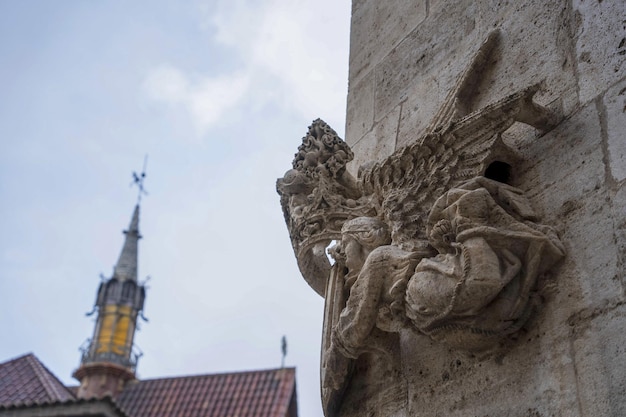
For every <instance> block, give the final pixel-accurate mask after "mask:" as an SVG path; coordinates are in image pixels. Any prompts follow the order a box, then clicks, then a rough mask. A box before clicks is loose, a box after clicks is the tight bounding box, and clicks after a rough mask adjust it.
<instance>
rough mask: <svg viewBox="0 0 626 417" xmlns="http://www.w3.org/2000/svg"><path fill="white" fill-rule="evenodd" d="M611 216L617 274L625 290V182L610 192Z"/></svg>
mask: <svg viewBox="0 0 626 417" xmlns="http://www.w3.org/2000/svg"><path fill="white" fill-rule="evenodd" d="M611 210H612V213H611V217H612V219H613V228H614V229H613V230H614V233H615V240H616V242H617V256H618V258H617V267H618V271H617V274H618V275H619V276H620V277H621V280H622V287H623V288H624V290H625V291H626V216H625V215H624V213H626V183H623V184H622V185H621V187H620V188H619V189H618V190H617V191H616V192H614V193H611Z"/></svg>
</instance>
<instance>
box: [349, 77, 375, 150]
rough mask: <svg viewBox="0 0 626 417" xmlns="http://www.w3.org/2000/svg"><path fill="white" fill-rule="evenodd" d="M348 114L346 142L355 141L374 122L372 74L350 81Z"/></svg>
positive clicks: (352, 142)
mask: <svg viewBox="0 0 626 417" xmlns="http://www.w3.org/2000/svg"><path fill="white" fill-rule="evenodd" d="M348 103H349V105H348V112H347V113H348V114H347V116H346V143H347V144H348V145H349V146H352V145H354V144H355V143H357V142H358V141H359V140H360V139H361V138H362V137H363V136H365V134H366V133H368V132H369V131H371V129H372V126H373V124H374V74H373V73H370V74H368V75H367V76H366V77H364V78H362V79H361V80H359V81H356V82H354V81H353V82H351V83H350V87H349V89H348Z"/></svg>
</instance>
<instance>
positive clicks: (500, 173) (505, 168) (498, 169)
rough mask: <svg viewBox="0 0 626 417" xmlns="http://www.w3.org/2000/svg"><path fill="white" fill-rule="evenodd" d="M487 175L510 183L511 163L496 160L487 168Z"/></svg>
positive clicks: (495, 179) (491, 178)
mask: <svg viewBox="0 0 626 417" xmlns="http://www.w3.org/2000/svg"><path fill="white" fill-rule="evenodd" d="M485 177H487V178H489V179H490V180H494V181H498V182H503V183H505V184H509V183H510V181H511V165H509V164H507V163H506V162H502V161H494V162H492V163H491V164H489V166H488V167H487V169H486V170H485Z"/></svg>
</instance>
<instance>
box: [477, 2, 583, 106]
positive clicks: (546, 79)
mask: <svg viewBox="0 0 626 417" xmlns="http://www.w3.org/2000/svg"><path fill="white" fill-rule="evenodd" d="M477 7H478V12H477V14H478V16H479V25H480V26H481V28H485V27H486V28H490V27H494V28H495V27H497V28H499V29H500V33H501V39H500V45H499V46H498V47H497V48H496V50H495V51H494V54H493V56H492V58H491V62H490V68H489V69H488V72H487V73H486V74H485V75H484V77H483V80H482V83H481V85H480V87H479V88H478V92H477V95H476V97H474V98H473V101H474V108H480V107H482V106H485V105H487V104H489V103H491V102H493V101H495V100H497V99H499V98H501V97H504V96H506V95H507V94H510V93H512V92H514V91H516V90H519V89H521V88H524V87H526V86H529V85H533V84H536V83H539V82H542V83H543V85H542V89H541V90H540V91H539V93H538V94H537V95H536V96H535V100H536V101H537V102H539V103H541V104H543V105H548V104H550V103H553V102H554V101H555V100H559V101H563V102H564V103H562V104H559V106H560V107H564V108H565V109H566V111H571V110H572V109H573V108H574V103H572V102H573V101H576V102H577V100H576V99H577V97H576V95H575V94H573V93H575V92H576V89H575V87H576V79H575V75H574V56H573V47H572V40H571V28H570V23H569V22H570V15H571V13H570V9H569V7H568V6H567V5H566V4H564V3H563V2H558V1H548V2H519V1H513V0H511V1H502V0H491V1H483V2H478V3H477ZM483 36H484V35H483Z"/></svg>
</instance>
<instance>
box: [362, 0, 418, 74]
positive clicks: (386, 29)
mask: <svg viewBox="0 0 626 417" xmlns="http://www.w3.org/2000/svg"><path fill="white" fill-rule="evenodd" d="M359 3H360V4H358V6H356V5H355V6H353V13H352V30H351V32H350V80H354V81H356V80H359V79H360V78H361V77H363V76H364V75H365V74H367V73H369V72H370V71H372V68H373V67H375V66H376V65H377V64H378V63H379V62H381V60H382V59H383V57H384V56H385V55H386V54H387V53H388V52H389V50H391V49H392V48H393V47H394V46H395V45H396V44H397V43H398V42H399V41H400V40H402V39H403V38H404V37H405V36H406V35H407V33H409V32H410V31H411V30H413V29H414V28H415V27H416V26H417V25H418V23H419V22H421V21H422V20H423V19H424V18H425V17H426V4H427V3H426V2H425V1H419V2H417V1H406V0H386V1H378V0H364V1H362V2H359ZM355 4H356V3H355ZM372 11H373V12H372Z"/></svg>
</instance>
